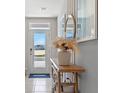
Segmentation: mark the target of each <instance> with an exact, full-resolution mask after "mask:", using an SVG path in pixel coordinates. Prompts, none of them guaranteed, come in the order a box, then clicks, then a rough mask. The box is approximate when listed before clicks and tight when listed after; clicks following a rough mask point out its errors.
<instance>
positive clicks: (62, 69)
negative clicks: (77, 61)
mask: <svg viewBox="0 0 124 93" xmlns="http://www.w3.org/2000/svg"><path fill="white" fill-rule="evenodd" d="M50 61H51V63H52V66H51V67H52V78H54V81H55V86H56V87H57V88H56V91H57V92H56V93H63V92H62V87H63V86H74V93H78V74H79V73H81V72H84V71H85V69H84V68H83V67H81V66H77V65H69V66H60V65H58V61H57V59H54V58H50ZM63 73H72V74H73V77H72V78H73V82H72V83H66V82H62V80H61V79H62V75H63ZM55 76H56V78H55ZM54 93H55V92H54Z"/></svg>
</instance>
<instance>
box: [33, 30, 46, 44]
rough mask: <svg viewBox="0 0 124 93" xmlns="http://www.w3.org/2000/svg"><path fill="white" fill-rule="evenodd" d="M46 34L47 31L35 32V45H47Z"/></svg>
mask: <svg viewBox="0 0 124 93" xmlns="http://www.w3.org/2000/svg"><path fill="white" fill-rule="evenodd" d="M45 39H46V34H45V32H35V33H34V45H45V41H46V40H45Z"/></svg>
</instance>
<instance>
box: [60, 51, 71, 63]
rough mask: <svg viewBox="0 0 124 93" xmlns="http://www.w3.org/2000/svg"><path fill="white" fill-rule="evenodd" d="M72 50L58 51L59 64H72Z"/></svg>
mask: <svg viewBox="0 0 124 93" xmlns="http://www.w3.org/2000/svg"><path fill="white" fill-rule="evenodd" d="M70 60H71V52H70V51H64V50H62V51H59V52H58V64H59V65H70Z"/></svg>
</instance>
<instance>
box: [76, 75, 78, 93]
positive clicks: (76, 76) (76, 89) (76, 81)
mask: <svg viewBox="0 0 124 93" xmlns="http://www.w3.org/2000/svg"><path fill="white" fill-rule="evenodd" d="M76 93H78V73H76Z"/></svg>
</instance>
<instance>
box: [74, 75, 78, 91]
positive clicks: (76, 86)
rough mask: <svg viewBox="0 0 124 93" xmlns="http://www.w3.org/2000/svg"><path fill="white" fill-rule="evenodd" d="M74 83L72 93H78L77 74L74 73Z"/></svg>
mask: <svg viewBox="0 0 124 93" xmlns="http://www.w3.org/2000/svg"><path fill="white" fill-rule="evenodd" d="M74 82H75V86H74V93H78V73H75V75H74Z"/></svg>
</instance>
